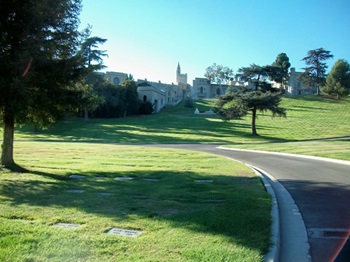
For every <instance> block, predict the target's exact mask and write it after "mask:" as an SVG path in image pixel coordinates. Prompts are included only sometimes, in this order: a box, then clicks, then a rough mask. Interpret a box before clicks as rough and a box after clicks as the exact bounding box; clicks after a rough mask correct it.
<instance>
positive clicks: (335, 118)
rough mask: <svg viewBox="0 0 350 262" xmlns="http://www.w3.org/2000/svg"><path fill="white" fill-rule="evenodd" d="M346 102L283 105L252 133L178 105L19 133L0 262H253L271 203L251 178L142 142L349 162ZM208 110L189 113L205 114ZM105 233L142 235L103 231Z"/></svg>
mask: <svg viewBox="0 0 350 262" xmlns="http://www.w3.org/2000/svg"><path fill="white" fill-rule="evenodd" d="M349 101H350V100H349V99H347V100H341V101H337V100H332V99H325V98H320V97H298V98H284V100H283V105H284V106H285V107H287V108H288V111H287V114H288V117H287V118H283V119H280V118H271V117H270V116H269V115H262V114H260V115H259V118H258V120H257V125H258V132H259V134H260V136H259V137H252V136H251V135H250V116H247V117H245V118H242V119H238V120H234V121H231V122H223V121H222V120H221V119H219V118H217V117H216V116H213V115H195V114H194V108H193V109H189V108H185V107H184V106H183V105H182V104H180V105H178V106H176V107H169V108H166V109H165V110H163V111H162V112H161V113H159V114H155V115H150V116H142V117H130V118H125V119H91V120H90V121H88V122H84V121H83V119H68V120H66V121H63V122H60V123H57V124H56V125H54V126H53V127H51V128H49V129H47V130H37V129H35V128H34V127H29V126H24V127H22V128H18V129H17V130H16V134H15V139H16V141H15V161H17V163H18V164H19V165H21V166H23V167H25V168H27V169H28V170H30V172H29V173H24V174H19V173H11V172H7V171H6V170H1V169H0V260H1V261H116V260H118V261H119V260H120V261H262V260H263V258H264V255H265V254H266V252H267V250H268V247H269V236H270V208H271V199H270V196H269V195H268V193H267V192H266V191H265V189H264V188H263V186H262V184H261V181H260V179H259V177H257V176H256V175H255V174H254V172H253V171H252V170H250V169H249V168H248V167H246V166H244V165H242V164H240V163H238V162H235V161H231V160H228V159H226V158H224V157H219V156H214V155H211V154H206V153H201V152H192V151H186V150H175V149H160V148H152V147H146V146H142V144H149V143H212V144H220V145H226V146H233V147H240V148H251V149H264V150H274V151H286V152H294V153H307V154H311V155H322V156H328V157H330V156H331V157H335V158H340V159H349V158H350V156H349V151H350V148H349V142H350V141H349V138H348V136H349V124H348V123H349V120H350V119H349V118H350V110H349V109H350V108H349ZM213 102H214V101H213V100H203V101H197V102H196V105H195V107H197V108H198V109H199V110H200V111H206V110H208V109H209V108H210V107H211V106H212V105H213ZM329 138H337V140H336V141H334V140H329ZM339 138H343V139H342V140H341V139H339ZM62 223H64V224H67V223H68V224H70V225H71V227H70V228H64V227H63V228H62V227H60V225H62ZM113 228H117V229H124V230H138V231H140V232H141V233H142V234H141V235H140V236H139V237H136V238H128V237H123V236H118V235H111V234H107V232H109V230H111V229H113Z"/></svg>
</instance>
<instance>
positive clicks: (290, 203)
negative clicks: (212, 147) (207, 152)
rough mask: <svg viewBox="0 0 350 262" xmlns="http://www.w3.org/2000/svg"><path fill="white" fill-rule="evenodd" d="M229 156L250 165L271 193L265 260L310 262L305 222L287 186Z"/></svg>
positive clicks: (268, 261)
mask: <svg viewBox="0 0 350 262" xmlns="http://www.w3.org/2000/svg"><path fill="white" fill-rule="evenodd" d="M221 149H226V148H221ZM250 151H253V150H250ZM254 152H255V151H254ZM264 153H269V152H264ZM228 159H230V160H234V161H237V162H241V163H243V164H245V165H246V166H248V167H250V168H251V169H252V170H253V171H254V172H255V173H256V174H257V175H259V176H260V177H261V178H262V181H263V183H264V186H265V188H266V191H267V192H268V193H269V194H270V195H271V198H272V209H271V220H272V223H271V236H270V242H271V243H270V249H269V252H268V253H267V254H266V255H265V259H264V261H266V262H278V261H283V262H295V261H298V262H310V261H311V255H310V244H309V239H308V234H307V230H306V227H305V223H304V220H303V218H302V215H301V213H300V211H299V208H298V206H297V205H296V204H295V202H294V199H293V198H292V196H291V195H290V194H289V192H288V191H287V190H286V188H285V187H284V186H283V185H282V184H281V183H279V182H278V181H277V179H275V178H274V177H273V176H272V175H270V174H269V173H267V172H265V171H264V170H262V169H260V168H257V167H255V166H252V165H248V164H246V163H244V162H242V161H239V160H236V159H234V158H228Z"/></svg>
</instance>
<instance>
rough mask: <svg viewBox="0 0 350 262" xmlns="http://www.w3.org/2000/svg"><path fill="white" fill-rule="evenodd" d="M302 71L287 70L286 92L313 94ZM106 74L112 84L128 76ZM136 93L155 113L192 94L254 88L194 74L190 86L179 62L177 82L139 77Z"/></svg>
mask: <svg viewBox="0 0 350 262" xmlns="http://www.w3.org/2000/svg"><path fill="white" fill-rule="evenodd" d="M301 74H302V73H301V72H296V71H295V68H293V67H292V68H291V69H290V73H289V78H288V81H287V84H286V86H285V94H286V95H304V94H315V93H316V87H315V86H312V87H307V86H305V85H303V83H302V81H301V80H300V79H299V76H300V75H301ZM104 75H105V77H106V78H107V79H109V81H111V82H112V83H113V84H114V85H119V84H121V83H122V82H123V81H125V80H126V79H127V77H128V75H127V74H125V73H120V72H113V71H107V72H106V73H105V74H104ZM136 82H137V84H138V89H137V91H138V96H139V99H140V100H142V101H149V102H151V103H152V105H153V109H154V111H155V112H159V111H160V110H161V109H162V108H164V107H165V106H167V105H176V104H178V103H179V102H181V101H182V100H183V99H184V98H185V97H191V98H192V99H195V100H196V99H208V98H216V97H217V96H219V95H223V94H225V93H226V91H227V89H228V88H229V87H233V88H234V87H242V86H245V87H247V88H254V84H253V83H251V82H242V81H239V80H238V79H235V80H232V81H230V83H229V84H226V85H218V84H211V83H209V81H208V80H207V78H204V77H196V78H195V79H194V80H193V85H192V86H191V85H189V84H188V83H187V74H183V73H182V72H181V67H180V63H178V65H177V68H176V84H173V83H172V84H165V83H161V82H160V81H159V82H150V81H147V79H145V80H140V79H138V80H137V81H136ZM273 85H274V86H275V87H280V84H277V83H273Z"/></svg>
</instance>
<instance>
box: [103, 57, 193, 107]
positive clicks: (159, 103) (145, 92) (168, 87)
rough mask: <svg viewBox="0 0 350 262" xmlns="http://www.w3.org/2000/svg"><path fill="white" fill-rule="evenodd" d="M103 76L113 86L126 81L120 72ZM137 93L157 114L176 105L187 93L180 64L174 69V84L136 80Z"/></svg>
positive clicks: (185, 79) (124, 75)
mask: <svg viewBox="0 0 350 262" xmlns="http://www.w3.org/2000/svg"><path fill="white" fill-rule="evenodd" d="M104 76H105V77H106V78H107V79H108V80H109V81H111V82H112V83H113V84H114V85H119V84H121V83H122V82H123V81H124V80H126V79H127V77H128V75H127V74H125V73H120V72H112V71H108V72H106V74H104ZM136 83H137V84H138V88H137V92H138V96H139V99H140V100H142V101H149V102H151V103H152V104H153V109H154V112H159V111H160V110H161V109H162V108H163V107H165V106H167V105H176V104H178V103H180V102H181V101H182V99H183V98H184V97H185V96H186V95H187V93H188V92H189V87H190V86H189V85H188V84H187V74H182V73H181V67H180V64H178V66H177V69H176V84H173V83H172V84H165V83H161V82H160V81H159V82H151V81H147V79H145V80H140V79H138V80H137V81H136Z"/></svg>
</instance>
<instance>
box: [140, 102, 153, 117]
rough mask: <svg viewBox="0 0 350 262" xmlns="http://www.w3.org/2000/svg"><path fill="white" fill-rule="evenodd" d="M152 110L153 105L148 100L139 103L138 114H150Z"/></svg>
mask: <svg viewBox="0 0 350 262" xmlns="http://www.w3.org/2000/svg"><path fill="white" fill-rule="evenodd" d="M153 111H154V109H153V105H152V103H151V102H150V101H145V102H142V104H141V105H140V108H139V111H138V114H139V115H150V114H152V113H153Z"/></svg>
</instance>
